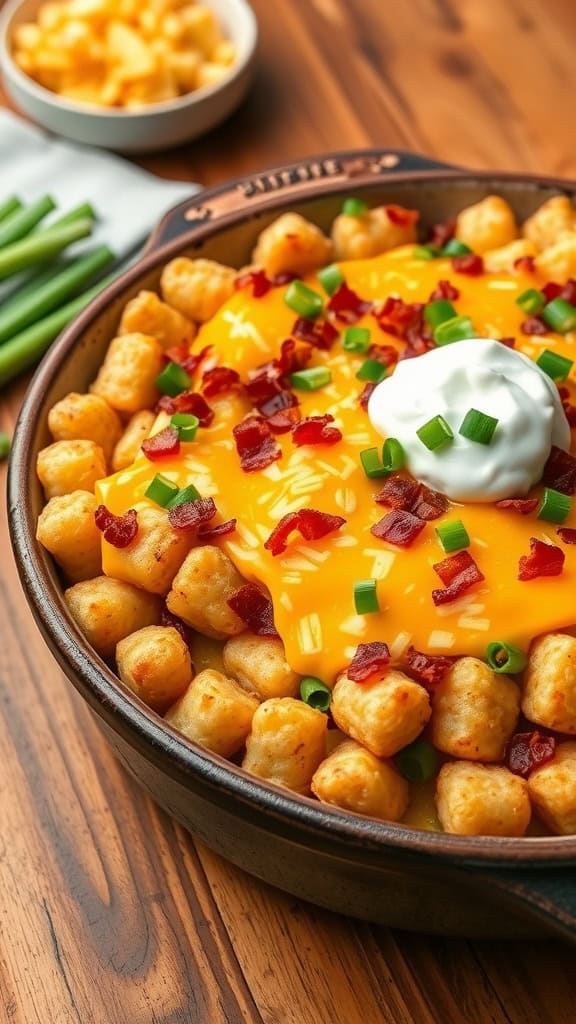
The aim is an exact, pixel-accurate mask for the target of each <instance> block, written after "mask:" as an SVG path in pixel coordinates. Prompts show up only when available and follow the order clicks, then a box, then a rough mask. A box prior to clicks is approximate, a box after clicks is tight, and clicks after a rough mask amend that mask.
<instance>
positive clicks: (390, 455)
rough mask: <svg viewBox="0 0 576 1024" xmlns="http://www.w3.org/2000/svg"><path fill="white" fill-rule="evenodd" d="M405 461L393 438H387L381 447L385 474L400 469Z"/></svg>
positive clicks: (399, 447) (397, 442)
mask: <svg viewBox="0 0 576 1024" xmlns="http://www.w3.org/2000/svg"><path fill="white" fill-rule="evenodd" d="M405 461H406V458H405V455H404V449H403V447H402V445H401V444H400V441H398V440H397V439H396V438H395V437H387V438H386V440H385V441H384V445H383V447H382V464H383V466H384V469H385V470H386V472H387V473H395V472H396V471H397V470H398V469H402V466H403V465H404V462H405Z"/></svg>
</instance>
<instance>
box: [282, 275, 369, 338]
mask: <svg viewBox="0 0 576 1024" xmlns="http://www.w3.org/2000/svg"><path fill="white" fill-rule="evenodd" d="M340 287H343V286H342V285H340ZM352 294H354V293H352ZM292 334H293V336H294V337H295V338H298V340H299V341H307V342H308V344H310V345H314V348H319V349H321V350H322V351H323V352H327V351H328V349H330V348H332V345H333V344H334V342H335V341H336V338H337V337H338V331H337V330H336V328H335V327H334V324H331V323H330V321H329V320H307V319H306V318H305V317H299V318H298V320H296V322H295V323H294V326H293V328H292Z"/></svg>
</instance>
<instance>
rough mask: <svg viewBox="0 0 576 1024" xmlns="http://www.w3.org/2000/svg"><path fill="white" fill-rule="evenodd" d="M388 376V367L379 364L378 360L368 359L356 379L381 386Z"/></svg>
mask: <svg viewBox="0 0 576 1024" xmlns="http://www.w3.org/2000/svg"><path fill="white" fill-rule="evenodd" d="M385 376H386V367H385V366H383V365H382V363H379V362H378V360H377V359H367V360H366V361H365V362H364V363H362V366H361V367H360V369H359V370H358V373H357V374H356V377H357V379H358V380H369V381H372V382H373V383H374V384H379V383H380V381H381V380H384V377H385Z"/></svg>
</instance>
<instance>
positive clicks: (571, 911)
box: [484, 867, 576, 943]
mask: <svg viewBox="0 0 576 1024" xmlns="http://www.w3.org/2000/svg"><path fill="white" fill-rule="evenodd" d="M484 878H485V883H486V885H490V884H491V885H494V886H495V887H496V888H497V889H499V890H500V891H501V893H502V896H503V897H504V898H505V900H506V901H507V902H511V903H512V904H513V905H514V907H515V909H517V910H518V911H520V912H521V913H524V914H526V916H527V917H530V918H531V919H534V918H536V919H538V920H539V921H541V922H542V924H544V925H545V926H546V928H547V929H548V931H550V932H553V933H555V934H556V935H557V936H558V937H559V938H563V939H567V940H568V941H569V942H572V943H576V867H558V868H555V867H550V868H541V869H536V870H532V871H530V870H524V869H522V868H520V869H512V870H510V871H495V872H492V871H491V872H490V874H489V875H488V874H486V875H485V876H484Z"/></svg>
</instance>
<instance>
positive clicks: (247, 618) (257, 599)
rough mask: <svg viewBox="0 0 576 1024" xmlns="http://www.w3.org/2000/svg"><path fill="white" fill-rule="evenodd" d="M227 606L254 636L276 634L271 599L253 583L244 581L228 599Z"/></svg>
mask: <svg viewBox="0 0 576 1024" xmlns="http://www.w3.org/2000/svg"><path fill="white" fill-rule="evenodd" d="M228 607H229V608H231V609H232V611H233V612H235V613H236V615H237V616H238V618H239V619H242V622H244V623H245V624H246V625H247V626H248V629H249V630H250V631H251V632H252V633H255V634H256V636H278V631H277V629H276V627H275V625H274V609H273V607H272V601H271V600H270V598H269V597H266V594H263V593H262V591H261V590H259V589H258V587H257V586H255V585H254V583H246V584H245V586H243V587H241V588H240V590H238V591H237V592H236V593H235V594H233V595H232V597H231V598H229V600H228Z"/></svg>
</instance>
